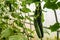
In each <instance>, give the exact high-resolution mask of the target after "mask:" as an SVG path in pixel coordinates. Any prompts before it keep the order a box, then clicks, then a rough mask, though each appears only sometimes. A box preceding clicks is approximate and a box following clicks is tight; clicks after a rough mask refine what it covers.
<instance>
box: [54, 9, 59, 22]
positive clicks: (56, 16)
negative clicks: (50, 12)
mask: <svg viewBox="0 0 60 40" xmlns="http://www.w3.org/2000/svg"><path fill="white" fill-rule="evenodd" d="M54 14H55V19H56V22H57V23H58V18H57V14H56V11H55V10H54Z"/></svg>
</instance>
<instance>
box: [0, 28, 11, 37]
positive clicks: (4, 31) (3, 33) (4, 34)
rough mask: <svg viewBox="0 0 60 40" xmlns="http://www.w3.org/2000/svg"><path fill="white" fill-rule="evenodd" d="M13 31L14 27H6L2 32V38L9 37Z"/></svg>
mask: <svg viewBox="0 0 60 40" xmlns="http://www.w3.org/2000/svg"><path fill="white" fill-rule="evenodd" d="M11 33H12V29H10V28H6V29H5V30H3V31H2V32H1V38H6V37H9V36H10V35H11Z"/></svg>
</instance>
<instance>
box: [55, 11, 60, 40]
mask: <svg viewBox="0 0 60 40" xmlns="http://www.w3.org/2000/svg"><path fill="white" fill-rule="evenodd" d="M54 14H55V19H56V23H58V18H57V14H56V10H54ZM57 40H59V31H57Z"/></svg>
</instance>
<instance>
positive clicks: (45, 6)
mask: <svg viewBox="0 0 60 40" xmlns="http://www.w3.org/2000/svg"><path fill="white" fill-rule="evenodd" d="M44 8H49V9H53V10H55V9H58V6H57V4H56V3H53V2H46V3H45V5H44Z"/></svg>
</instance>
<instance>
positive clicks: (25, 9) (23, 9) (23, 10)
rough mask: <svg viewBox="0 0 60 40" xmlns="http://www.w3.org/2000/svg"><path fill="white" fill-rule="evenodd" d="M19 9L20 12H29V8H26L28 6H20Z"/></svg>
mask: <svg viewBox="0 0 60 40" xmlns="http://www.w3.org/2000/svg"><path fill="white" fill-rule="evenodd" d="M20 10H21V11H22V12H25V13H28V12H31V10H30V9H28V8H26V7H24V8H22V9H20Z"/></svg>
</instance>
